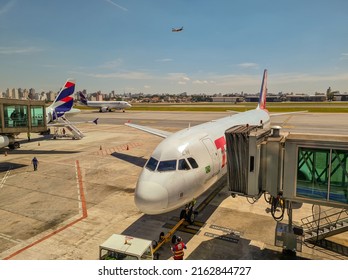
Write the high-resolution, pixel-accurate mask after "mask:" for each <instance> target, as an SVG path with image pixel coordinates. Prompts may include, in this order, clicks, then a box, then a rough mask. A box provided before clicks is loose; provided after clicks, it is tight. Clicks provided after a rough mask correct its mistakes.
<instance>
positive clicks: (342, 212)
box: [301, 208, 348, 243]
mask: <svg viewBox="0 0 348 280" xmlns="http://www.w3.org/2000/svg"><path fill="white" fill-rule="evenodd" d="M301 221H302V228H303V232H304V240H305V241H307V242H312V243H317V242H319V241H320V240H323V239H325V238H327V237H329V236H333V235H336V234H339V233H342V232H345V231H348V210H347V209H338V208H330V209H328V210H326V211H321V212H320V213H318V214H315V215H311V216H309V217H305V218H303V219H301Z"/></svg>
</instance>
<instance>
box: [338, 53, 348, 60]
mask: <svg viewBox="0 0 348 280" xmlns="http://www.w3.org/2000/svg"><path fill="white" fill-rule="evenodd" d="M340 59H341V60H346V59H348V53H341V57H340Z"/></svg>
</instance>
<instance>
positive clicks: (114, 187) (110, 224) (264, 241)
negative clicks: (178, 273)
mask: <svg viewBox="0 0 348 280" xmlns="http://www.w3.org/2000/svg"><path fill="white" fill-rule="evenodd" d="M229 114H231V113H228V112H223V113H205V112H194V113H193V112H141V111H127V112H125V113H121V112H112V113H99V112H94V111H83V112H82V113H81V114H79V115H76V116H73V117H71V118H69V120H71V121H86V120H93V119H95V118H97V117H98V118H99V124H98V125H94V124H81V125H79V126H78V127H79V128H80V129H81V130H82V131H83V132H84V134H85V135H86V137H85V138H83V139H81V140H68V139H57V140H52V139H45V138H44V137H42V136H39V135H37V136H36V137H35V136H34V135H33V140H32V141H31V142H26V135H25V134H23V135H22V134H21V135H20V139H19V140H21V142H22V144H21V148H20V149H19V150H16V151H10V150H6V151H7V156H5V155H4V151H5V150H2V151H1V153H0V156H1V162H0V182H1V184H0V258H1V259H21V260H43V259H44V260H46V259H48V260H56V259H59V260H67V259H74V260H78V259H83V260H90V259H92V260H93V259H98V246H99V244H101V243H102V242H103V241H104V240H105V239H107V238H108V237H109V236H110V235H111V234H112V233H122V234H127V235H132V236H136V237H141V238H145V239H150V240H154V239H157V238H158V236H159V233H160V232H161V231H165V230H166V229H165V228H164V227H163V226H164V224H166V223H167V222H168V221H170V220H171V219H173V217H178V215H179V214H180V209H179V210H176V211H173V212H171V213H167V214H163V215H156V216H149V215H144V214H142V213H141V212H140V211H139V210H138V209H137V208H136V207H135V205H134V201H133V192H134V188H135V185H136V181H137V178H138V176H139V174H140V171H141V168H142V166H143V165H144V164H145V162H146V160H147V159H148V157H149V156H150V154H151V152H152V151H153V149H154V148H155V147H156V146H157V144H158V143H159V142H160V141H161V138H159V137H156V136H154V135H149V134H146V133H144V132H141V131H138V130H135V129H133V128H130V127H127V126H125V125H123V124H124V123H125V122H129V121H130V122H133V123H137V124H141V125H146V126H152V127H155V128H158V129H163V130H168V131H172V132H174V131H177V130H179V129H182V128H185V127H188V126H193V125H196V124H199V123H202V122H205V121H210V120H214V119H217V118H221V117H223V116H227V115H229ZM271 121H272V125H280V126H282V127H283V130H284V131H290V132H311V133H319V134H320V133H321V134H340V135H346V134H347V131H348V118H347V114H314V113H306V114H296V115H286V116H274V117H272V118H271ZM33 156H36V157H37V158H38V160H39V168H38V171H35V172H34V171H33V169H32V166H31V159H32V157H33ZM203 199H204V196H203V197H200V198H199V200H203ZM268 210H269V205H268V204H267V203H266V202H265V201H259V202H257V203H255V204H249V203H248V202H247V201H246V199H245V198H242V197H237V198H232V197H231V196H230V194H229V192H228V190H227V189H226V188H225V189H223V191H222V192H221V193H219V195H218V196H217V197H215V198H214V199H213V201H212V202H211V204H209V206H208V207H207V208H206V209H205V210H204V212H203V213H202V214H201V216H199V217H198V219H199V220H200V221H202V222H203V223H204V226H203V227H202V228H201V229H200V231H199V232H198V233H196V234H195V235H192V234H189V233H180V235H181V237H182V238H183V240H184V241H185V242H186V243H187V247H188V249H187V250H186V251H185V258H187V259H231V260H232V259H247V260H248V259H282V258H283V256H282V254H281V248H279V247H276V246H274V238H275V225H276V222H275V221H274V220H273V219H272V217H271V215H270V213H269V212H268ZM310 214H311V205H304V206H303V207H302V208H301V209H299V210H294V217H293V220H294V223H299V221H300V219H301V218H303V217H305V216H308V215H310ZM284 222H286V220H285V221H284ZM231 232H234V233H235V238H234V239H228V238H227V237H229V236H230V233H231ZM338 238H339V239H340V241H342V243H345V244H346V243H347V242H348V238H347V235H346V234H345V235H344V234H343V235H341V236H339V237H338ZM347 245H348V244H347ZM160 254H161V257H160V258H161V259H169V258H170V257H171V253H170V250H169V249H168V246H167V247H165V248H164V249H163V250H162V251H161V252H160ZM297 256H298V258H308V259H348V258H347V257H345V256H342V255H340V254H336V253H332V252H328V251H326V250H323V249H320V248H307V247H306V246H302V251H301V252H298V254H297Z"/></svg>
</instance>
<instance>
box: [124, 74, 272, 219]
mask: <svg viewBox="0 0 348 280" xmlns="http://www.w3.org/2000/svg"><path fill="white" fill-rule="evenodd" d="M266 94H267V70H265V71H264V74H263V79H262V85H261V91H260V100H259V104H258V106H257V108H256V109H254V110H250V111H247V112H243V113H239V114H236V115H232V116H228V117H224V118H221V119H218V120H215V121H210V122H206V123H203V124H200V125H197V126H194V127H190V128H186V129H183V130H180V131H178V132H176V133H170V132H166V131H162V130H158V129H151V128H148V127H144V126H140V125H135V124H132V123H126V125H127V126H131V127H134V128H137V129H140V130H143V131H146V132H148V133H152V134H155V135H157V136H160V137H163V138H165V139H164V140H163V141H162V142H161V143H160V144H159V145H158V146H157V147H156V149H155V150H154V151H153V153H152V155H151V157H150V159H149V160H148V161H147V162H146V164H145V166H144V168H143V170H142V172H141V174H140V177H139V179H138V182H137V185H136V189H135V197H134V200H135V204H136V206H137V207H138V208H139V210H140V211H142V212H143V213H145V214H161V213H166V212H169V211H172V210H174V209H177V208H179V207H182V206H184V205H185V204H188V203H190V202H191V201H192V200H193V199H195V198H197V197H198V196H199V195H201V194H203V193H204V192H205V191H206V190H208V189H209V188H210V187H211V186H212V185H213V184H214V183H215V182H217V181H218V180H219V179H220V178H221V177H222V176H223V175H225V174H226V172H227V168H226V162H227V161H226V160H227V158H226V139H225V131H226V130H227V129H229V128H231V127H232V126H235V125H244V124H249V125H261V124H262V125H263V127H269V125H270V116H269V113H268V111H267V109H266Z"/></svg>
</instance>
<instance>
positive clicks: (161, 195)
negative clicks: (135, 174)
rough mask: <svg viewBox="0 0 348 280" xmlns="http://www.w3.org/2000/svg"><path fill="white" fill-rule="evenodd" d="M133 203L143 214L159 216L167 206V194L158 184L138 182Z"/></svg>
mask: <svg viewBox="0 0 348 280" xmlns="http://www.w3.org/2000/svg"><path fill="white" fill-rule="evenodd" d="M134 202H135V205H136V206H137V207H138V209H139V210H140V211H141V212H143V213H145V214H150V215H154V214H159V213H162V212H163V209H165V208H166V207H167V206H168V192H167V190H166V189H165V188H164V187H162V186H161V185H160V184H157V183H154V182H148V181H145V182H144V181H142V182H138V185H137V187H136V189H135V196H134Z"/></svg>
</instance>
